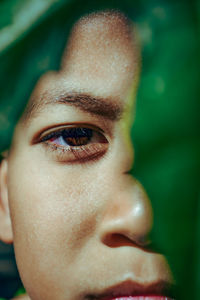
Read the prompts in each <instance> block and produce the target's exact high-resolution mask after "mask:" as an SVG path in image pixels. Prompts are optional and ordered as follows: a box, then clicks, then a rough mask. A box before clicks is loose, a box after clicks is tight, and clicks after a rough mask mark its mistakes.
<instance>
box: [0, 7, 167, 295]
mask: <svg viewBox="0 0 200 300" xmlns="http://www.w3.org/2000/svg"><path fill="white" fill-rule="evenodd" d="M138 61H139V53H138V48H137V46H136V41H135V38H134V34H133V31H132V27H131V25H130V24H129V23H128V22H127V20H126V19H125V18H124V17H123V15H120V14H119V13H115V12H104V13H97V14H92V15H89V16H87V17H85V18H83V19H81V20H80V21H79V22H78V23H76V25H75V28H74V30H73V31H72V34H71V38H70V40H69V42H68V46H67V48H66V51H65V54H64V55H63V59H62V68H61V70H60V71H59V72H57V73H56V72H50V73H47V74H45V75H44V76H43V77H42V78H41V79H40V80H39V82H38V84H37V86H36V87H35V90H34V92H33V94H32V97H31V99H30V101H29V106H28V107H27V109H26V111H25V113H24V115H23V116H22V118H21V120H20V121H19V123H18V124H17V126H16V130H15V133H14V138H13V142H12V146H11V149H10V151H9V154H8V157H7V158H6V159H4V161H3V162H2V165H1V173H0V183H1V209H0V220H1V221H0V222H1V223H0V227H1V229H0V238H1V239H2V240H3V241H5V242H12V241H13V242H14V247H15V253H16V260H17V264H18V268H19V272H20V275H21V278H22V280H23V283H24V286H25V288H26V290H27V293H28V294H29V296H30V298H31V299H32V300H47V299H48V300H51V299H52V300H55V299H56V300H63V299H65V300H81V299H82V300H83V299H88V298H87V296H88V295H91V294H92V295H94V294H99V293H100V294H101V293H103V292H104V291H105V289H107V288H108V287H111V286H114V285H116V284H118V283H121V282H124V281H126V280H130V281H131V280H132V281H135V282H137V283H141V284H143V285H145V286H147V285H149V284H152V283H155V282H157V281H159V280H164V281H167V282H172V278H171V273H170V270H169V267H168V264H167V262H166V260H165V258H164V257H163V256H162V255H161V254H157V253H153V252H149V251H147V250H146V246H147V245H148V243H149V240H148V234H149V232H150V231H151V228H152V209H151V204H150V201H149V199H148V197H147V195H146V193H145V191H144V189H143V187H142V186H141V185H140V184H139V183H138V182H137V181H136V180H135V179H134V178H132V177H131V175H129V173H128V171H129V169H130V167H131V165H132V163H133V148H132V145H131V142H130V135H129V129H130V124H128V122H127V120H128V119H129V117H130V116H129V115H128V114H129V109H128V108H129V107H130V106H131V103H129V101H130V94H131V93H135V89H136V85H137V78H138V72H139V62H138ZM68 93H71V94H73V95H74V94H75V95H76V94H77V93H82V94H84V95H92V96H93V97H96V98H97V102H98V100H99V99H102V98H103V99H104V100H105V102H107V103H111V102H114V104H113V107H115V106H116V107H118V106H119V107H122V108H124V110H125V112H124V113H123V114H122V116H121V118H116V120H114V119H112V118H105V117H104V116H101V115H98V114H92V113H91V112H90V113H89V112H86V111H84V109H80V108H79V107H76V106H73V105H71V104H70V105H67V104H63V103H62V104H61V103H56V100H55V99H57V98H59V99H60V98H63V97H65V96H66V94H67V95H68ZM63 95H64V96H63ZM60 96H61V97H60ZM131 101H133V100H131ZM50 102H53V103H51V104H50ZM61 102H62V101H61ZM42 104H45V105H42ZM33 108H34V112H31V110H32V109H33ZM68 124H76V125H77V124H78V125H77V126H79V127H80V124H87V126H92V127H93V126H95V127H94V128H96V127H98V128H100V129H102V130H103V132H104V133H103V135H104V136H105V137H106V139H107V142H106V143H104V144H101V143H100V140H99V136H98V135H97V137H96V140H95V142H96V143H97V147H96V146H95V147H93V148H94V149H93V150H92V151H97V152H98V153H99V155H98V156H97V157H95V158H94V159H90V158H89V159H88V157H87V160H82V154H81V153H83V155H84V157H85V155H88V154H87V152H84V151H83V152H81V151H79V152H80V154H79V156H78V157H79V158H78V159H76V161H74V158H73V153H72V152H70V151H64V150H63V149H64V148H65V146H59V149H57V148H56V146H55V145H54V146H52V142H46V143H45V142H39V140H38V136H39V133H44V135H45V134H46V132H47V128H51V131H56V130H57V129H58V127H59V126H60V125H62V126H67V125H68ZM48 130H49V129H48ZM54 142H55V141H54ZM93 145H94V144H93ZM60 148H61V149H60ZM8 204H9V205H8ZM9 213H10V214H9ZM10 215H11V222H10Z"/></svg>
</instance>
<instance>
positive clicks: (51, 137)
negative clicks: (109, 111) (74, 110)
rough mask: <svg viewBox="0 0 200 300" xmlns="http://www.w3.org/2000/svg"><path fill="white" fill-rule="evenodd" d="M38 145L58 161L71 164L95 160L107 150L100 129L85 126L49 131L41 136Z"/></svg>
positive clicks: (106, 144)
mask: <svg viewBox="0 0 200 300" xmlns="http://www.w3.org/2000/svg"><path fill="white" fill-rule="evenodd" d="M40 143H43V144H44V145H45V146H46V147H47V148H48V150H51V151H53V152H54V154H55V155H56V159H57V160H58V161H62V162H71V163H72V162H76V163H78V162H80V163H83V162H86V161H90V160H96V159H98V158H99V157H100V156H102V155H103V154H105V152H106V150H107V148H108V140H107V139H106V137H105V135H104V134H103V132H102V131H101V130H100V129H98V128H96V127H95V128H92V127H85V126H84V127H75V126H66V127H64V128H63V127H62V128H59V129H57V130H53V129H50V130H48V131H46V132H44V134H42V136H41V137H40Z"/></svg>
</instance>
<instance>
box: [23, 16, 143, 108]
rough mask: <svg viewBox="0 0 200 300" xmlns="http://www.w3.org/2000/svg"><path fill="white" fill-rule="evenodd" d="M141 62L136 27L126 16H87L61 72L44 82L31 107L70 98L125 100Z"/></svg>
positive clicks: (70, 44) (65, 55)
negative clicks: (77, 96)
mask: <svg viewBox="0 0 200 300" xmlns="http://www.w3.org/2000/svg"><path fill="white" fill-rule="evenodd" d="M138 61H139V50H138V47H137V43H136V38H135V34H134V30H133V25H132V24H131V23H130V21H129V20H128V19H127V18H126V17H125V16H124V15H123V14H122V13H119V12H113V11H106V12H98V13H93V14H90V15H87V16H84V17H82V18H81V19H79V20H78V21H77V22H76V23H75V25H74V27H73V28H72V31H71V34H70V37H69V39H68V41H66V46H65V49H64V51H63V55H62V59H61V67H60V70H59V71H58V72H48V73H46V74H45V75H43V76H42V78H40V80H39V81H38V84H37V85H36V88H35V89H34V91H33V94H32V96H31V99H30V101H29V104H28V107H29V108H30V107H31V109H32V108H33V107H36V108H37V107H38V105H37V104H39V106H41V105H43V104H45V103H49V102H52V103H55V101H54V100H55V99H56V98H59V97H60V96H62V95H67V96H68V94H78V95H80V94H81V95H87V96H88V95H89V96H92V97H94V98H95V99H97V98H98V97H99V98H105V99H114V102H119V101H120V100H124V99H125V98H126V96H127V94H128V93H129V90H130V88H131V87H133V86H136V83H137V78H138V70H139V64H138ZM49 100H50V101H49ZM115 100H116V101H115ZM108 101H110V100H108ZM122 102H123V101H122Z"/></svg>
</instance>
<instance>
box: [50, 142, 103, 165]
mask: <svg viewBox="0 0 200 300" xmlns="http://www.w3.org/2000/svg"><path fill="white" fill-rule="evenodd" d="M44 145H45V146H46V147H45V148H46V150H47V151H48V152H49V151H50V154H51V155H53V158H54V159H55V160H56V161H58V162H65V163H84V162H88V161H92V160H93V161H94V160H97V159H98V158H100V157H101V156H103V155H104V154H105V153H106V151H107V149H108V143H91V144H89V145H85V146H77V147H71V146H60V145H57V144H53V143H49V142H48V141H46V142H44Z"/></svg>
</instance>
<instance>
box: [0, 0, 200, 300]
mask: <svg viewBox="0 0 200 300" xmlns="http://www.w3.org/2000/svg"><path fill="white" fill-rule="evenodd" d="M99 8H103V9H104V8H120V9H122V10H123V11H125V12H126V13H127V14H128V16H129V17H130V18H132V19H133V20H134V22H135V23H136V24H137V27H138V31H139V35H140V39H141V45H142V74H141V82H140V85H139V91H138V95H137V105H136V118H135V123H134V126H133V128H132V137H133V142H134V145H135V165H134V166H133V171H132V172H133V174H134V176H135V177H136V178H138V179H139V180H140V181H141V182H142V183H143V185H144V187H145V188H146V190H147V193H148V194H149V196H150V199H151V201H152V206H153V210H154V219H155V223H154V228H153V233H152V236H153V240H154V244H155V245H156V247H157V248H158V249H159V251H161V252H163V253H164V254H165V255H166V256H167V258H168V260H169V263H170V266H171V268H172V270H173V273H174V276H175V279H176V282H177V285H178V287H179V296H178V297H177V299H187V300H189V299H197V300H198V299H200V205H199V203H200V193H199V192H200V188H199V170H200V139H199V135H200V130H199V119H200V118H199V112H200V110H199V108H200V104H199V103H200V101H199V94H200V93H199V92H200V84H199V77H200V76H199V70H200V52H199V50H200V49H199V48H200V47H199V46H200V39H199V37H200V1H197V0H174V1H172V0H171V1H170V0H157V1H156V0H146V1H145V0H135V1H134V0H123V1H114V0H113V1H109V0H107V1H104V0H103V1H89V0H85V1H81V0H79V1H78V0H71V1H70V0H57V1H56V0H1V1H0V143H1V144H0V150H1V151H2V150H4V149H6V148H7V147H8V146H9V143H10V140H11V137H12V132H13V128H14V125H15V124H16V122H17V120H18V118H19V116H20V114H21V112H22V110H23V108H24V106H25V104H26V102H27V100H28V98H29V95H30V93H31V90H32V89H33V86H34V84H35V82H36V81H37V79H38V78H39V76H40V75H41V74H42V73H44V72H46V71H47V70H49V69H58V67H59V60H60V55H61V53H62V49H63V46H64V42H65V38H66V34H68V32H69V29H70V24H71V23H72V22H74V21H75V20H76V19H77V18H78V17H79V16H80V15H81V14H82V13H85V12H89V11H93V10H94V9H99ZM19 286H20V282H19V279H18V275H17V271H16V267H15V263H14V255H13V250H12V247H10V246H5V245H3V244H0V297H6V296H7V297H11V295H12V294H13V293H15V291H16V289H17V288H18V287H19Z"/></svg>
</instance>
